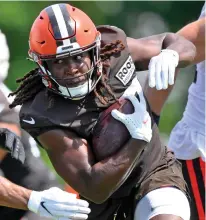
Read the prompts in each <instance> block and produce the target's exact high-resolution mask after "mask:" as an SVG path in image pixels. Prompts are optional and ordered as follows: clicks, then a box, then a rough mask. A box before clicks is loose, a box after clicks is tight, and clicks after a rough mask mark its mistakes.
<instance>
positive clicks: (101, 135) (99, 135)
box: [92, 100, 134, 161]
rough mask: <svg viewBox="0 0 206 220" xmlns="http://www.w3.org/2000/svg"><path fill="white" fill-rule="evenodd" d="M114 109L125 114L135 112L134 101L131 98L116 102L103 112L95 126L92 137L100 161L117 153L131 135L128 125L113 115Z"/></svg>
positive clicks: (94, 149) (95, 152)
mask: <svg viewBox="0 0 206 220" xmlns="http://www.w3.org/2000/svg"><path fill="white" fill-rule="evenodd" d="M113 109H118V110H119V111H120V112H122V113H124V114H131V113H133V112H134V107H133V105H132V103H131V102H130V101H129V100H123V102H121V104H120V103H119V102H115V103H114V104H112V105H111V106H110V107H109V108H107V109H106V110H105V111H103V112H102V113H101V115H100V117H99V119H98V121H97V124H96V125H95V127H94V130H93V139H92V146H93V152H94V154H95V157H96V159H97V160H98V161H101V160H103V159H105V158H107V157H109V156H111V155H112V154H114V153H116V152H117V151H118V150H119V149H120V148H121V147H123V146H124V145H125V144H126V142H127V141H128V140H129V138H130V137H131V136H130V134H129V131H128V130H127V128H126V126H125V125H124V124H123V123H122V122H120V121H118V120H116V119H115V118H113V117H112V115H111V111H112V110H113Z"/></svg>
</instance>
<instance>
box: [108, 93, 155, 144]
mask: <svg viewBox="0 0 206 220" xmlns="http://www.w3.org/2000/svg"><path fill="white" fill-rule="evenodd" d="M139 97H140V101H139V100H138V99H137V98H136V97H135V96H134V95H129V96H128V95H127V96H124V97H123V98H126V99H129V100H130V101H131V103H132V104H133V106H134V113H133V114H123V113H121V112H120V111H118V110H117V109H114V110H112V112H111V114H112V116H113V117H114V118H115V119H116V120H119V121H121V122H122V123H123V124H124V125H125V126H126V127H127V129H128V131H129V133H130V135H131V136H132V138H135V139H140V140H144V141H146V142H150V140H151V138H152V129H151V117H150V115H149V113H148V112H147V109H146V102H145V99H144V95H143V92H142V91H141V92H140V93H139Z"/></svg>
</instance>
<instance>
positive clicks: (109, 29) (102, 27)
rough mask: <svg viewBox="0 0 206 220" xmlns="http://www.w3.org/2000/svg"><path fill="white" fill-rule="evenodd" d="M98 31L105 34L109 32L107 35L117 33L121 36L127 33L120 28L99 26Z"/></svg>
mask: <svg viewBox="0 0 206 220" xmlns="http://www.w3.org/2000/svg"><path fill="white" fill-rule="evenodd" d="M97 30H98V31H99V32H100V33H105V32H107V33H110V32H111V33H114V32H116V33H119V34H124V35H126V34H125V32H124V31H123V30H122V29H121V28H119V27H117V26H112V25H98V26H97Z"/></svg>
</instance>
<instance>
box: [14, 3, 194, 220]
mask: <svg viewBox="0 0 206 220" xmlns="http://www.w3.org/2000/svg"><path fill="white" fill-rule="evenodd" d="M29 45H30V49H29V56H30V58H31V59H32V60H33V61H35V62H36V64H37V65H38V67H37V68H36V69H34V70H32V71H30V72H29V73H28V74H26V75H25V76H24V77H23V78H22V79H19V80H18V82H21V85H20V87H19V88H18V89H17V90H16V91H15V92H13V93H12V95H16V98H15V100H14V102H13V103H12V104H11V105H10V107H11V108H12V107H15V106H17V105H22V107H21V111H20V122H21V126H22V128H23V129H25V130H26V131H28V132H29V133H30V134H31V135H32V136H33V137H34V138H35V139H36V140H37V141H38V142H39V143H40V144H41V145H42V146H43V147H44V148H45V150H46V151H47V153H48V156H49V158H50V160H51V162H52V164H53V166H54V168H55V169H56V171H57V172H58V174H59V175H60V176H61V177H62V178H63V179H64V180H65V181H66V182H67V183H68V184H69V185H70V186H71V187H73V188H74V189H75V190H76V191H77V192H78V193H79V194H80V196H81V197H82V198H87V200H88V201H89V204H90V208H91V213H90V214H89V217H88V219H90V220H94V219H95V220H96V219H98V220H109V219H115V218H116V219H118V220H119V219H126V218H127V219H136V220H147V219H151V220H161V219H164V220H180V219H184V220H189V217H190V208H189V203H188V200H187V197H186V194H185V193H186V188H185V182H184V180H183V176H182V173H181V167H180V164H179V162H178V161H177V160H176V159H175V157H174V155H173V153H172V152H170V151H168V150H167V148H166V147H164V146H163V145H162V144H161V142H160V138H159V133H158V128H157V126H156V124H155V123H154V122H153V116H152V114H151V111H150V108H149V106H148V105H147V101H146V100H145V98H144V95H143V92H142V88H141V86H140V84H139V82H138V80H137V77H136V76H137V75H136V71H140V70H146V69H148V64H149V61H150V58H151V57H153V56H156V55H157V56H158V57H160V58H161V59H160V60H161V61H160V64H163V63H165V66H166V67H167V68H168V67H170V71H171V73H172V74H174V72H175V68H176V67H185V66H187V65H189V64H190V63H191V62H192V61H193V59H194V57H195V52H196V50H195V47H194V45H193V44H192V43H191V42H189V41H187V40H185V39H184V38H183V37H180V36H179V35H177V34H173V33H165V34H160V35H156V36H151V37H148V38H143V39H133V38H129V37H127V36H126V35H125V33H124V31H123V30H121V29H119V28H117V27H113V26H109V25H102V26H98V27H96V26H95V25H94V23H93V22H92V20H91V19H90V18H89V17H88V15H86V14H85V13H84V12H83V11H81V10H80V9H78V8H76V7H73V6H71V5H69V4H55V5H51V6H49V7H47V8H45V9H43V10H42V11H41V12H40V14H39V15H38V17H37V18H36V19H35V21H34V23H33V25H32V28H31V32H30V38H29ZM152 68H154V69H155V70H158V71H160V72H161V71H162V70H161V65H157V66H154V67H152ZM137 74H138V73H137ZM135 95H136V96H137V97H136V96H135ZM119 98H126V99H129V100H130V101H131V102H132V104H133V106H134V109H135V111H134V113H133V114H131V115H124V114H121V113H120V112H118V111H116V110H114V111H112V116H113V117H114V118H115V119H117V120H119V121H121V122H122V123H123V124H125V126H126V127H127V129H128V131H129V132H130V134H131V139H130V140H129V141H128V142H127V143H126V144H125V145H124V146H123V147H122V148H121V149H120V150H119V151H117V152H116V153H115V154H114V155H112V156H110V157H108V158H106V159H104V160H102V161H96V160H95V155H94V154H93V153H92V146H91V145H90V143H91V141H92V135H93V130H94V129H95V124H96V123H97V120H98V117H99V115H100V114H101V112H103V111H104V110H105V109H107V108H108V107H109V106H110V105H111V104H113V103H114V102H116V101H117V100H118V99H119ZM117 135H118V134H117ZM108 138H109V137H108ZM111 138H112V137H111ZM93 147H95V146H93Z"/></svg>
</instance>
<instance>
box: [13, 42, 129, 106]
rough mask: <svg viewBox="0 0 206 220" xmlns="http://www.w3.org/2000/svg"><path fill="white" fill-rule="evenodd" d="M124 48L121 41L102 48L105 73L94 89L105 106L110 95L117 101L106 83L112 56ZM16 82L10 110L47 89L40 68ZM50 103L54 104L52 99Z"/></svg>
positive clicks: (101, 56)
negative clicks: (17, 85)
mask: <svg viewBox="0 0 206 220" xmlns="http://www.w3.org/2000/svg"><path fill="white" fill-rule="evenodd" d="M124 48H125V46H124V45H123V43H122V42H121V41H120V40H117V41H115V42H112V43H109V44H106V45H105V46H104V47H103V48H101V51H100V58H101V62H102V64H103V73H102V77H101V79H100V81H99V83H98V84H97V86H96V87H95V89H94V94H95V96H96V97H97V98H98V99H99V101H100V102H101V103H102V104H104V105H106V104H107V103H108V101H109V97H108V95H109V96H111V97H112V98H114V99H115V100H117V99H116V97H115V95H114V94H113V92H112V89H111V88H110V87H109V86H108V85H107V83H106V81H107V76H106V68H107V67H109V66H110V64H109V62H108V60H109V58H110V57H111V56H113V55H116V54H118V53H120V52H121V51H122V50H124ZM16 82H17V83H20V86H19V87H18V88H17V89H16V90H15V91H14V92H12V93H10V94H9V96H14V95H15V96H16V97H15V99H14V101H13V102H12V103H11V104H10V105H9V107H10V108H14V107H15V106H17V105H22V104H23V103H25V102H27V101H28V100H30V99H32V98H34V97H35V95H36V94H37V93H38V92H40V91H41V90H42V89H44V88H45V85H44V84H43V83H42V77H41V76H40V75H39V68H35V69H33V70H31V71H30V72H28V73H27V74H25V75H24V77H22V78H20V79H17V80H16ZM50 101H51V102H53V100H52V99H51V100H50Z"/></svg>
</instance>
